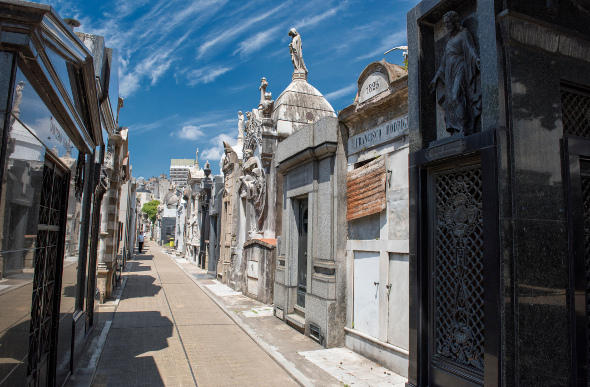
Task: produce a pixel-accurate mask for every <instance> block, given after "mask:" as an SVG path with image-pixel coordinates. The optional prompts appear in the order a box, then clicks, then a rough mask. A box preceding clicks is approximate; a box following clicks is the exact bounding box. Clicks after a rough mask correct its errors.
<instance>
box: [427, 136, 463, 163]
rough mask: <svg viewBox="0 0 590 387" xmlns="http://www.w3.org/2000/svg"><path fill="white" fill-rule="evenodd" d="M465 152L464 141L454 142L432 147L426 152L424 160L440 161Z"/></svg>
mask: <svg viewBox="0 0 590 387" xmlns="http://www.w3.org/2000/svg"><path fill="white" fill-rule="evenodd" d="M464 150H465V141H463V140H455V141H451V142H447V143H446V144H441V145H437V146H434V147H432V148H430V149H428V150H427V151H426V158H427V159H428V160H430V161H432V160H437V159H441V158H443V157H448V156H453V155H458V154H460V153H463V151H464Z"/></svg>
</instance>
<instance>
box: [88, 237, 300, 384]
mask: <svg viewBox="0 0 590 387" xmlns="http://www.w3.org/2000/svg"><path fill="white" fill-rule="evenodd" d="M150 247H151V249H150V250H149V252H150V254H152V255H149V254H143V255H140V256H139V259H137V260H136V261H134V263H133V265H131V271H130V273H129V274H128V279H127V283H126V286H125V290H124V291H123V294H122V296H121V300H120V302H119V305H118V307H117V311H116V313H115V314H114V318H113V322H112V325H111V329H110V331H109V335H108V337H107V341H106V344H105V346H104V349H103V352H102V355H101V358H100V361H99V364H98V368H97V371H96V374H95V378H94V382H93V384H92V385H93V386H140V385H141V386H191V385H194V384H195V380H196V382H197V383H198V385H199V386H278V385H280V386H296V385H297V383H296V382H295V381H294V380H293V379H292V378H291V377H290V376H289V375H288V374H287V373H286V372H285V371H284V370H283V369H282V368H281V367H280V366H279V365H278V364H277V363H276V362H275V361H274V360H273V359H271V358H270V357H269V356H268V355H267V354H266V353H265V352H264V351H263V350H262V349H261V348H260V347H259V346H258V345H257V344H256V343H255V342H254V341H252V339H251V338H250V337H249V336H248V335H247V334H246V333H245V332H244V331H243V330H242V329H240V328H239V327H238V326H237V325H236V324H235V322H234V321H232V320H231V319H230V318H229V317H228V316H227V315H226V314H225V313H224V312H223V311H222V310H221V309H220V308H219V307H218V306H217V305H216V304H215V303H214V302H213V301H211V299H210V298H209V297H208V296H207V295H206V294H204V293H203V291H202V290H201V289H200V288H199V287H198V286H197V285H196V284H195V283H194V282H193V281H192V280H191V279H189V278H188V277H187V275H186V273H184V272H183V271H182V270H181V269H180V268H179V267H178V266H177V265H176V264H175V263H174V262H172V260H171V259H170V258H169V257H168V256H166V255H165V254H164V253H162V252H161V251H160V250H159V249H158V248H157V247H155V245H152V246H150Z"/></svg>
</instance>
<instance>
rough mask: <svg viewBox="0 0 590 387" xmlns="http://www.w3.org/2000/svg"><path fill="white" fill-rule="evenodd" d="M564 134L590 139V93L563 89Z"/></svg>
mask: <svg viewBox="0 0 590 387" xmlns="http://www.w3.org/2000/svg"><path fill="white" fill-rule="evenodd" d="M561 113H562V121H563V133H564V134H572V135H575V136H580V137H587V138H590V91H586V92H584V91H582V90H573V89H569V88H562V90H561Z"/></svg>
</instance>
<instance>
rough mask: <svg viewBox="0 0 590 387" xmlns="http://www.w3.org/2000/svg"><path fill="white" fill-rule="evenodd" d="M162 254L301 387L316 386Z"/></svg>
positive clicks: (207, 290)
mask: <svg viewBox="0 0 590 387" xmlns="http://www.w3.org/2000/svg"><path fill="white" fill-rule="evenodd" d="M162 253H164V254H166V255H167V256H168V258H170V260H172V262H174V263H175V264H176V265H177V266H178V267H179V268H180V270H182V271H183V272H184V274H186V275H187V276H188V277H189V278H190V279H191V280H192V281H193V282H194V283H195V284H196V285H197V286H198V287H199V288H200V289H201V290H202V291H203V292H204V293H205V294H206V295H207V297H209V298H210V299H211V301H213V302H214V303H215V304H216V305H217V306H218V307H219V309H221V310H222V311H223V313H225V314H226V315H227V316H228V317H229V318H230V319H231V320H232V321H233V322H234V323H236V325H237V326H238V327H240V329H241V330H243V331H244V333H246V335H248V337H250V338H251V339H252V340H253V341H254V342H255V343H256V345H258V346H259V347H260V348H261V349H262V350H263V351H264V352H265V353H266V354H267V355H268V356H270V358H271V359H273V360H274V361H275V363H277V364H278V365H279V366H280V367H281V368H282V369H283V370H284V371H285V372H286V373H287V374H289V376H290V377H291V378H293V380H295V381H296V382H297V383H298V384H299V385H300V386H303V387H313V386H314V384H313V383H312V382H311V381H310V380H309V379H308V378H307V377H306V376H305V375H303V373H301V371H299V370H298V369H297V368H295V367H294V366H293V365H292V364H291V363H289V362H288V361H287V359H285V358H284V356H283V355H281V354H280V353H279V352H278V351H276V350H274V349H273V348H271V346H270V345H268V344H267V343H266V342H265V341H264V340H262V339H261V338H260V337H258V335H256V333H255V332H254V331H253V330H252V329H251V328H250V327H248V326H247V325H245V324H244V322H243V321H242V320H240V319H239V318H238V317H237V316H235V315H234V314H233V313H231V311H229V310H228V309H227V308H226V307H225V306H224V305H223V304H222V303H221V302H220V301H219V300H218V299H217V298H216V297H215V296H214V295H213V294H212V293H211V291H210V290H209V289H207V288H206V287H204V286H203V285H201V284H200V283H199V282H198V280H197V279H196V278H195V277H194V276H193V275H192V274H191V273H189V272H188V271H187V270H186V269H185V268H184V267H182V266H181V264H180V263H178V261H176V259H175V258H172V257H171V256H170V255H168V254H167V253H166V252H164V251H162Z"/></svg>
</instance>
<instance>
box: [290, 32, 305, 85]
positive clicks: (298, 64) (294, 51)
mask: <svg viewBox="0 0 590 387" xmlns="http://www.w3.org/2000/svg"><path fill="white" fill-rule="evenodd" d="M289 36H290V37H291V38H292V39H291V43H289V52H290V53H291V62H293V68H294V69H295V71H303V72H305V74H307V67H305V62H304V61H303V53H302V44H301V35H299V33H298V32H297V30H296V29H295V28H291V29H290V30H289Z"/></svg>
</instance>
